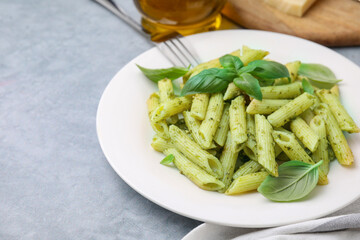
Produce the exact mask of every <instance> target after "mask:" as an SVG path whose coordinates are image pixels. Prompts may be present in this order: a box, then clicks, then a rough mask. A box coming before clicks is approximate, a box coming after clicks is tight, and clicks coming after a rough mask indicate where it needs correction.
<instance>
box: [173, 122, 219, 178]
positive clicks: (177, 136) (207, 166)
mask: <svg viewBox="0 0 360 240" xmlns="http://www.w3.org/2000/svg"><path fill="white" fill-rule="evenodd" d="M169 133H170V137H171V140H172V141H173V142H174V146H175V147H176V149H178V150H179V151H180V152H181V153H183V154H184V155H185V156H186V157H187V158H189V160H190V161H192V162H193V163H195V164H197V165H198V166H200V167H201V168H202V169H204V170H205V171H206V172H207V173H209V174H211V175H213V176H215V177H216V178H221V177H222V176H223V170H222V166H221V163H220V161H219V160H218V159H217V158H216V157H215V156H213V155H211V154H210V153H208V152H207V151H206V150H204V149H202V148H201V147H200V146H199V145H198V144H197V143H196V142H194V141H193V140H191V139H190V137H188V136H187V135H186V133H185V132H183V131H182V130H180V129H179V128H178V127H176V126H175V125H171V126H170V128H169Z"/></svg>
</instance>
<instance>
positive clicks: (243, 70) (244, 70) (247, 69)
mask: <svg viewBox="0 0 360 240" xmlns="http://www.w3.org/2000/svg"><path fill="white" fill-rule="evenodd" d="M255 69H256V66H249V65H248V66H245V67H243V68H241V69H240V71H239V72H238V74H239V75H241V74H242V73H251V72H252V71H254V70H255Z"/></svg>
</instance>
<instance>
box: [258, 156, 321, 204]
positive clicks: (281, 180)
mask: <svg viewBox="0 0 360 240" xmlns="http://www.w3.org/2000/svg"><path fill="white" fill-rule="evenodd" d="M321 164H322V160H321V161H319V162H318V163H316V164H314V165H311V164H308V163H304V162H300V161H288V162H285V163H283V164H281V165H280V166H279V170H278V171H279V176H278V177H272V176H268V177H266V179H265V180H264V181H263V182H262V183H261V185H260V186H259V187H258V192H260V193H261V194H262V195H263V196H265V197H266V198H268V199H270V200H272V201H277V202H290V201H294V200H298V199H301V198H303V197H305V196H306V195H308V194H309V193H310V192H311V191H312V190H313V189H314V188H315V186H316V184H317V182H318V179H319V171H318V167H319V166H320V165H321Z"/></svg>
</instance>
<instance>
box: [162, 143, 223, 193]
mask: <svg viewBox="0 0 360 240" xmlns="http://www.w3.org/2000/svg"><path fill="white" fill-rule="evenodd" d="M164 153H165V154H166V155H169V154H172V155H174V157H175V158H174V164H175V166H176V167H177V168H178V169H179V170H180V172H181V173H182V174H184V175H185V176H186V177H187V178H188V179H190V180H191V181H192V182H193V183H195V184H196V185H197V186H198V187H199V188H202V189H204V190H209V191H216V190H219V189H222V188H224V183H222V182H221V181H220V180H218V179H216V178H215V177H214V176H212V175H210V174H208V173H207V172H205V171H204V170H203V169H201V168H200V167H199V166H197V165H196V164H194V163H193V162H191V161H190V160H189V159H187V158H186V157H185V156H184V155H183V154H181V153H180V152H179V151H178V150H176V149H175V148H168V149H166V150H165V151H164Z"/></svg>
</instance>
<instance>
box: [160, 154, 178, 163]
mask: <svg viewBox="0 0 360 240" xmlns="http://www.w3.org/2000/svg"><path fill="white" fill-rule="evenodd" d="M174 159H175V156H174V155H172V154H169V155H167V156H166V157H165V158H164V159H163V160H162V161H161V162H160V163H161V164H162V165H165V166H171V163H172V162H173V161H174Z"/></svg>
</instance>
